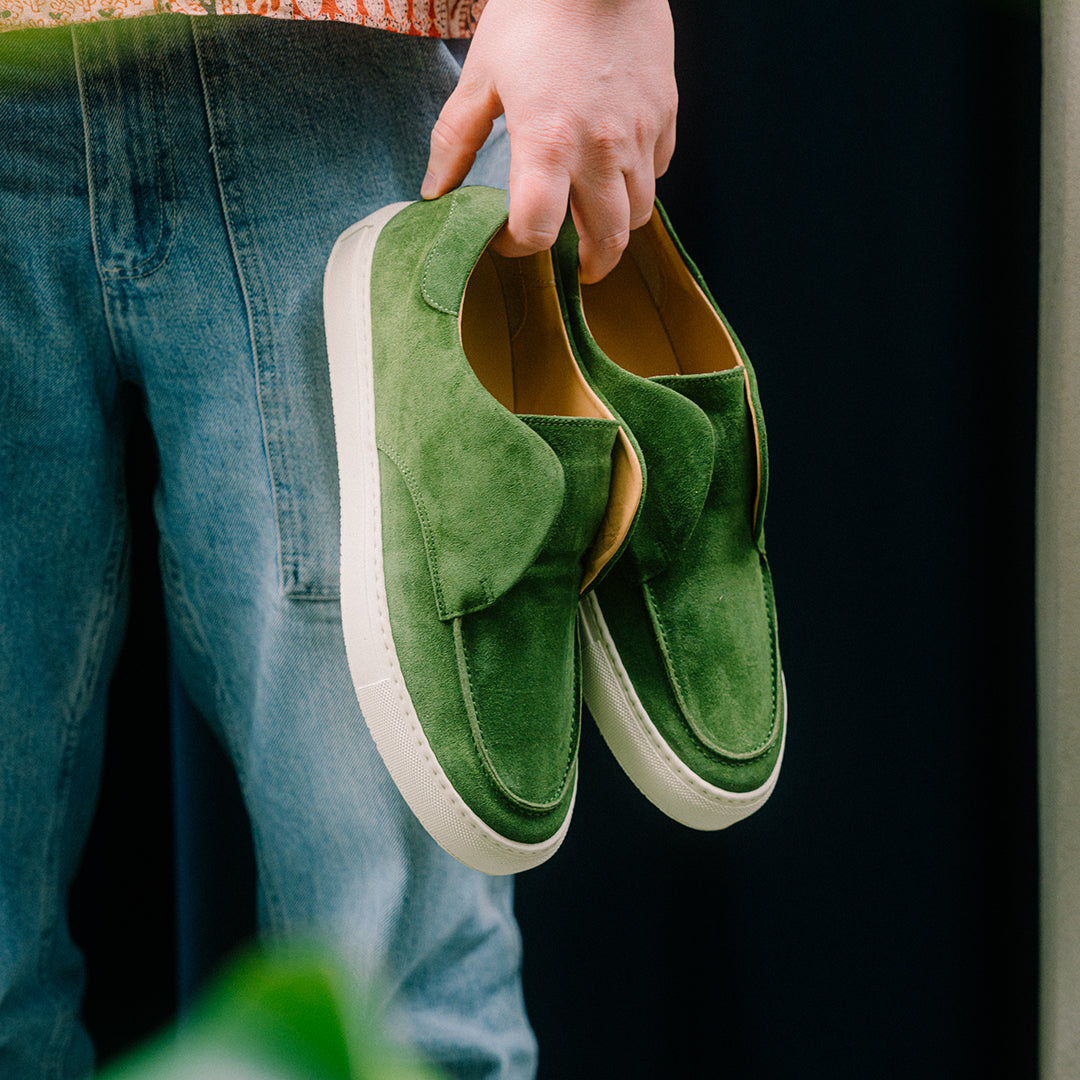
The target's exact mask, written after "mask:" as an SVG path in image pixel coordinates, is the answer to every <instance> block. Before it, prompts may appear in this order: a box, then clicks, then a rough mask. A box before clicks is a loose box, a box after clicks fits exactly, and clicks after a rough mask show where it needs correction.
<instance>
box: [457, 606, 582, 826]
mask: <svg viewBox="0 0 1080 1080" xmlns="http://www.w3.org/2000/svg"><path fill="white" fill-rule="evenodd" d="M454 645H455V648H456V650H457V655H458V673H459V680H460V682H461V689H462V691H463V694H462V696H463V698H464V699H465V710H466V712H467V713H468V714H469V727H470V728H471V729H472V735H473V741H474V742H475V743H476V747H477V749H478V750H479V751H480V760H481V761H483V763H484V768H485V770H486V771H487V772H488V773H489V775H490V776H491V778H492V780H493V781H494V782H495V785H496V787H497V788H498V789H499V791H501V792H502V793H503V795H505V796H506V798H508V799H510V800H511V801H512V802H513V803H514V806H515V808H518V809H520V810H521V811H523V812H524V813H526V814H530V815H532V816H534V817H541V816H543V815H544V814H546V813H549V812H550V811H551V810H553V809H555V807H556V806H558V805H559V803H560V802H561V801H562V798H563V796H564V795H565V794H566V782H567V779H568V778H569V776H570V773H571V771H572V770H573V767H574V750H573V743H574V740H573V739H571V750H570V755H569V757H568V758H567V762H566V768H565V769H563V774H562V776H561V777H560V779H559V794H558V795H557V797H556V798H554V799H552V800H551V801H550V802H548V803H532V802H529V801H528V800H525V799H522V798H521V797H520V796H519V795H515V794H514V793H513V792H512V791H511V790H510V788H509V786H508V785H507V784H506V783H505V781H504V780H503V778H502V777H501V776H500V775H499V771H498V770H497V769H496V768H495V765H494V763H493V762H492V760H491V755H490V754H489V753H488V749H487V744H486V743H485V741H484V735H483V732H482V731H481V729H480V716H479V713H478V711H477V708H476V699H475V698H474V697H473V692H472V673H471V671H470V668H469V652H468V649H467V648H466V645H465V634H464V630H463V625H462V619H461V618H460V617H459V618H456V619H455V620H454Z"/></svg>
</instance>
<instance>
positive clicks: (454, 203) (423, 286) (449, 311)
mask: <svg viewBox="0 0 1080 1080" xmlns="http://www.w3.org/2000/svg"><path fill="white" fill-rule="evenodd" d="M458 202H459V199H458V193H457V192H455V193H454V194H453V195H452V196H451V198H450V212H449V213H448V214H447V215H446V220H445V221H444V222H443V225H442V228H441V229H440V230H439V235H438V236H436V237H435V243H433V244H432V245H431V250H430V251H429V252H428V257H427V258H426V259H425V260H424V276H423V278H422V279H421V282H420V292H421V294H422V295H423V297H424V299H425V300H426V301H427V302H428V303H429V304H430V305H431V306H432V307H433V308H434V309H435V310H436V311H441V312H443V313H444V314H445V315H454V316H455V317H456V316H457V315H458V313H459V311H460V308H461V305H460V303H459V304H458V308H457V310H455V309H453V308H449V307H446V306H445V305H444V304H441V303H439V301H437V300H435V299H434V298H433V297H432V295H431V293H430V292H429V291H428V274H429V272H430V270H431V264H432V262H433V261H434V259H435V257H436V255H437V254H438V252H439V245H440V244H441V243H442V242H443V238H444V237H445V236H446V231H447V229H449V228H450V222H451V221H453V220H454V214H455V213H456V212H457V208H458Z"/></svg>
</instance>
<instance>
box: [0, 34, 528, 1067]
mask: <svg viewBox="0 0 1080 1080" xmlns="http://www.w3.org/2000/svg"><path fill="white" fill-rule="evenodd" d="M458 73H459V68H458V65H457V63H456V62H455V61H454V60H453V58H452V57H451V55H450V53H449V52H448V50H447V48H446V46H445V45H443V44H441V43H439V42H436V41H430V40H417V39H407V38H403V37H397V36H394V35H390V34H384V33H380V32H378V31H372V30H363V29H359V28H356V27H351V26H339V25H334V24H328V23H289V22H279V21H277V20H270V19H258V18H224V19H217V18H212V17H207V18H197V19H188V18H185V17H180V16H163V17H160V18H157V17H154V18H149V19H147V18H140V19H136V20H127V21H119V22H113V23H109V22H101V23H96V24H93V25H84V26H80V27H77V28H76V29H75V30H74V31H72V30H70V29H62V28H58V29H55V30H46V31H29V32H16V33H7V34H3V35H0V553H2V560H0V1076H3V1077H4V1080H29V1078H34V1080H42V1078H44V1077H50V1078H52V1077H56V1078H59V1077H63V1078H65V1080H66V1078H73V1077H85V1076H86V1075H87V1074H88V1073H89V1072H90V1071H91V1069H92V1051H91V1048H90V1046H89V1042H88V1039H87V1036H86V1034H85V1032H84V1031H83V1030H82V1028H81V1027H80V1025H79V1022H78V1008H79V995H80V990H81V982H82V975H81V963H80V957H79V955H78V952H77V950H76V949H75V948H74V946H73V945H72V943H71V940H70V938H69V936H68V932H67V929H66V926H65V919H64V902H65V893H66V890H67V887H68V885H69V882H70V880H71V877H72V874H73V872H74V870H75V867H76V864H77V861H78V859H79V856H80V851H81V848H82V844H83V841H84V838H85V834H86V831H87V827H88V824H89V821H90V818H91V814H92V811H93V807H94V800H95V795H96V788H97V783H98V772H99V765H100V760H101V753H102V739H103V728H104V715H103V714H104V707H105V693H106V686H107V683H108V680H109V676H110V672H111V670H112V667H113V664H114V662H115V659H116V656H117V652H118V648H119V645H120V641H121V637H122V635H123V630H124V616H125V609H126V602H127V576H128V575H127V567H128V543H129V540H128V529H127V524H126V509H125V492H124V484H123V473H122V458H123V453H124V440H125V430H126V428H127V426H128V422H129V418H130V416H131V413H132V410H133V409H136V408H143V409H145V410H146V414H147V416H148V417H149V420H150V424H151V427H152V429H153V432H154V436H155V439H156V441H157V446H158V449H159V452H160V459H161V472H160V481H159V483H158V487H157V491H156V494H155V501H154V510H155V514H156V519H157V523H158V526H159V530H160V535H161V573H162V578H163V582H164V590H165V596H166V606H167V611H168V618H169V625H170V633H171V637H172V641H173V646H174V650H175V659H176V663H177V665H178V667H179V670H180V672H181V675H182V678H183V681H184V684H185V686H186V689H187V691H188V693H189V695H190V696H191V698H192V700H193V701H194V702H195V703H196V704H197V706H198V707H199V708H200V709H201V711H202V712H203V714H204V715H205V716H206V717H207V718H208V719H209V720H210V721H211V722H212V724H213V725H214V726H215V727H216V729H217V731H218V733H219V735H220V737H221V739H222V741H223V743H224V745H225V746H226V747H227V749H228V751H229V753H230V754H231V756H232V760H233V761H234V763H235V767H236V769H237V772H238V776H239V779H240V784H241V788H242V791H243V794H244V797H245V800H246V805H247V808H248V812H249V814H250V817H251V824H252V830H253V834H254V839H255V847H256V858H257V864H258V874H259V907H260V912H259V915H260V925H261V927H262V929H263V931H264V932H265V933H266V934H268V935H279V934H294V933H304V934H305V935H310V934H312V933H315V934H318V935H321V936H322V937H324V938H326V939H329V941H330V942H331V943H332V945H333V947H334V949H335V950H336V951H337V953H338V955H339V956H341V957H343V958H344V959H345V960H346V962H347V963H348V964H349V965H350V968H351V969H352V970H353V971H355V972H356V974H357V976H358V978H361V979H364V980H368V979H370V980H372V981H373V982H374V983H375V985H377V986H379V987H380V988H381V991H382V993H383V994H384V995H385V997H386V1000H387V1003H388V1008H389V1010H390V1015H392V1016H393V1017H394V1018H395V1020H394V1023H395V1024H397V1025H399V1029H400V1030H401V1031H403V1032H404V1037H407V1038H408V1039H409V1040H410V1041H412V1042H413V1043H414V1044H415V1045H417V1046H418V1047H419V1048H420V1049H421V1050H422V1051H423V1052H424V1053H425V1054H426V1055H427V1056H428V1057H429V1058H430V1059H431V1060H432V1061H434V1062H436V1063H437V1064H439V1065H441V1066H443V1067H444V1068H445V1069H446V1070H447V1072H448V1073H449V1074H450V1075H452V1076H461V1077H464V1076H468V1077H495V1076H498V1077H527V1076H530V1075H532V1073H533V1071H534V1058H535V1048H534V1041H533V1036H532V1034H531V1032H530V1029H529V1027H528V1023H527V1021H526V1018H525V1014H524V1009H523V1004H522V995H521V985H520V941H519V934H518V930H517V926H516V924H515V922H514V918H513V914H512V896H511V887H512V886H511V883H510V882H509V880H507V879H494V878H487V877H484V876H483V875H481V874H478V873H476V872H475V871H472V870H469V869H467V868H466V867H464V866H462V865H460V864H459V863H457V862H455V861H454V860H453V859H452V858H450V856H448V855H446V854H445V853H444V852H442V851H441V850H440V849H439V848H438V847H436V846H435V845H434V844H433V843H432V842H431V841H430V839H429V838H428V836H427V834H426V833H425V832H424V831H423V830H422V829H421V828H420V827H419V826H418V825H417V824H416V822H415V820H414V819H413V817H412V814H411V813H410V812H409V810H408V808H407V807H406V805H405V803H404V802H403V800H402V799H401V798H400V796H399V795H398V792H397V790H396V789H395V788H394V786H393V784H392V783H391V781H390V779H389V777H388V775H387V773H386V771H385V769H384V767H383V765H382V763H381V761H380V759H379V757H378V755H377V753H376V752H375V749H374V746H373V744H372V743H371V741H370V739H369V736H368V734H367V730H366V728H365V725H364V722H363V719H362V717H361V715H360V712H359V708H358V706H357V703H356V698H355V695H354V693H353V689H352V684H351V682H350V678H349V671H348V667H347V664H346V660H345V652H344V647H343V644H342V636H341V625H340V617H339V607H338V506H337V503H338V484H337V471H336V470H337V463H336V459H335V449H334V437H333V429H332V414H331V405H330V390H329V382H328V373H327V367H326V355H325V345H324V341H323V329H322V307H321V305H322V301H321V290H322V273H323V268H324V266H325V263H326V258H327V256H328V254H329V252H330V248H331V247H332V245H333V243H334V240H335V238H336V237H337V236H338V234H339V233H340V232H341V231H342V230H343V229H345V228H346V227H347V226H348V225H350V224H351V223H353V222H354V221H356V220H357V219H359V218H361V217H363V216H364V215H366V214H367V213H369V212H370V211H372V210H374V209H376V208H377V207H379V206H381V205H383V204H385V203H388V202H392V201H396V200H399V199H407V198H415V197H417V196H418V192H419V185H420V180H421V178H422V177H423V174H424V166H425V160H426V154H427V142H428V135H429V132H430V129H431V125H432V123H433V121H434V119H435V116H436V115H437V111H438V108H439V106H440V104H441V102H442V101H443V100H444V99H445V97H446V95H447V94H448V93H449V92H450V90H451V89H452V88H453V86H454V84H455V82H456V79H457V76H458ZM498 156H499V155H498V152H496V154H495V157H496V158H497V157H498ZM493 161H494V159H493ZM504 165H505V162H497V163H495V164H493V165H492V167H493V168H495V169H496V171H501V170H502V169H503V168H504ZM480 178H481V179H489V178H490V177H483V176H481V177H480ZM148 722H164V718H157V717H149V718H148Z"/></svg>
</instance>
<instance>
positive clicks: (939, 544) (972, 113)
mask: <svg viewBox="0 0 1080 1080" xmlns="http://www.w3.org/2000/svg"><path fill="white" fill-rule="evenodd" d="M673 7H674V9H675V15H676V29H677V45H678V66H679V74H680V88H681V105H680V128H679V149H678V151H677V153H676V157H675V162H674V164H673V166H672V169H671V171H670V172H669V174H668V175H667V176H666V177H665V178H664V179H663V180H662V181H661V185H660V195H661V198H662V199H663V200H664V202H665V205H666V207H667V209H668V211H669V213H670V216H671V218H672V220H673V222H674V223H675V227H676V229H677V230H678V231H679V233H680V236H681V238H682V239H683V241H684V243H685V245H686V247H687V249H688V250H689V251H690V253H691V255H692V256H693V257H694V258H695V260H696V261H697V262H698V263H699V265H700V267H701V268H702V270H703V272H704V273H705V276H706V278H707V279H708V281H709V282H710V284H711V286H712V288H713V291H714V293H715V295H716V296H717V298H718V300H719V302H720V304H721V306H722V307H723V308H724V311H725V313H726V314H727V315H728V317H729V318H730V320H731V321H732V323H733V325H734V327H735V329H736V331H737V332H738V333H739V335H740V337H741V338H742V340H743V341H744V343H745V344H746V346H747V348H748V350H749V352H750V355H751V357H752V359H753V360H754V362H755V366H756V368H757V371H758V376H759V380H760V383H761V390H762V397H763V400H764V405H765V411H766V419H767V423H768V427H769V442H770V451H771V463H772V472H771V488H770V506H769V516H768V523H767V533H768V540H769V550H770V557H771V560H772V564H773V568H774V576H775V581H776V588H777V594H778V600H779V610H780V629H781V649H782V653H783V657H784V664H785V669H786V673H787V681H788V689H789V695H790V710H791V711H790V734H789V738H788V748H787V756H786V760H785V764H784V770H783V774H782V776H781V780H780V784H779V786H778V788H777V791H776V794H775V795H774V796H773V798H772V800H771V801H770V802H769V803H768V804H767V805H766V807H765V808H764V809H762V810H761V811H760V812H759V813H758V814H757V815H755V816H754V817H752V818H750V819H749V820H748V821H746V822H744V823H741V824H739V825H737V826H735V827H734V828H733V829H731V830H730V831H728V832H722V833H717V834H697V833H693V832H690V831H688V830H685V829H682V828H680V827H679V826H676V825H674V824H673V823H670V822H668V821H667V820H666V819H665V818H664V817H663V816H662V815H660V813H659V812H658V811H655V810H654V809H653V808H652V807H651V806H649V805H648V804H647V803H645V801H644V800H643V799H642V798H641V797H640V796H639V795H638V794H637V792H636V791H635V790H634V789H633V787H632V786H631V785H630V783H629V782H628V781H627V780H626V779H625V778H624V777H623V776H622V774H621V773H620V772H619V771H618V769H617V767H616V766H615V765H614V764H613V762H612V761H611V760H610V758H609V755H608V754H607V752H606V750H605V748H604V747H603V745H602V743H601V742H600V740H599V739H598V738H597V737H595V735H594V734H593V733H592V732H591V731H590V730H588V729H587V730H586V738H585V743H584V746H583V756H582V764H581V782H580V794H579V801H578V807H577V810H576V812H575V819H574V824H573V827H572V829H571V831H570V835H569V838H568V840H567V842H566V844H565V845H564V847H563V849H562V851H560V853H559V855H558V856H557V857H556V858H555V859H554V860H553V861H552V862H551V863H550V864H548V865H547V866H545V867H543V868H540V869H539V870H536V871H533V872H531V873H529V874H525V875H523V876H522V877H521V878H520V879H519V885H518V910H519V916H520V919H521V923H522V931H523V934H524V938H525V946H526V969H525V978H526V993H527V998H528V1003H529V1008H530V1013H531V1015H532V1017H533V1021H534V1024H535V1026H536V1028H537V1031H538V1034H539V1037H540V1040H541V1062H542V1063H541V1080H555V1078H562V1077H577V1076H602V1077H607V1076H621V1077H642V1078H645V1077H649V1078H652V1077H665V1076H669V1075H677V1073H676V1070H679V1071H680V1072H681V1071H682V1070H688V1072H687V1075H703V1076H713V1075H715V1076H724V1077H732V1078H736V1080H738V1078H743V1077H747V1078H749V1077H754V1078H755V1080H787V1078H789V1077H800V1078H804V1077H809V1078H817V1077H821V1078H829V1080H833V1078H847V1077H852V1078H859V1080H862V1078H866V1077H873V1078H874V1080H888V1078H892V1077H897V1078H899V1077H904V1078H905V1080H906V1078H907V1077H909V1076H911V1075H920V1076H926V1077H935V1078H936V1077H941V1078H949V1080H954V1078H966V1077H972V1078H974V1077H979V1078H980V1080H984V1078H996V1077H1002V1078H1008V1080H1022V1078H1024V1077H1033V1076H1034V1075H1035V1073H1036V1065H1035V1062H1036V996H1037V975H1038V972H1037V967H1036V964H1037V948H1036V946H1037V905H1038V896H1037V850H1036V820H1035V707H1034V661H1033V632H1032V624H1033V612H1032V553H1033V544H1032V530H1033V488H1034V392H1035V384H1034V380H1035V344H1036V301H1037V295H1036V289H1037V231H1038V150H1039V137H1038V133H1039V76H1040V58H1039V15H1038V7H1037V5H1036V4H1035V3H1021V2H1019V0H1015V2H1012V3H1008V2H1006V0H1001V2H999V3H991V2H989V0H985V2H982V3H979V2H974V0H910V2H908V3H905V4H868V3H865V2H862V0H848V2H841V0H801V2H796V0H790V2H787V3H776V4H768V3H761V2H760V0H724V2H723V3H718V2H716V0H674V2H673ZM150 453H151V448H150V440H149V437H148V435H147V434H146V433H145V432H143V434H142V436H141V439H140V440H137V442H136V454H135V455H134V458H135V460H134V461H133V467H132V471H133V483H135V485H136V487H138V486H139V485H140V483H141V484H142V485H143V486H144V487H145V486H147V485H148V484H149V482H150V480H149V477H150V475H151V474H152V463H148V462H147V461H145V460H144V459H145V458H146V457H147V456H149V454H150ZM141 527H142V528H144V529H149V526H148V524H146V523H144V524H143V525H142V526H141ZM136 569H137V571H139V572H140V576H138V577H137V585H139V586H141V587H142V588H143V590H146V591H148V595H149V597H150V599H149V600H144V601H143V602H142V605H141V606H139V607H137V608H136V611H135V613H134V617H133V618H134V621H133V630H132V635H131V637H132V641H131V643H130V645H129V650H128V653H127V654H125V661H124V664H125V665H126V666H122V670H121V674H125V673H126V674H127V675H129V676H132V675H136V674H140V673H142V672H144V671H145V670H146V669H147V664H148V660H147V656H148V654H149V657H150V660H149V666H150V669H151V671H152V673H153V679H152V680H151V682H150V684H149V685H147V684H146V683H145V682H144V684H143V688H142V689H139V690H135V691H132V690H131V689H130V686H128V687H127V688H126V689H123V688H122V684H121V683H120V682H119V681H118V682H117V689H116V692H115V694H114V706H115V707H114V716H113V719H112V721H111V723H112V724H113V726H114V727H115V728H116V731H115V733H114V734H115V736H116V737H115V738H114V739H113V740H112V747H115V749H110V751H109V756H108V764H107V775H106V783H105V790H104V795H103V801H102V807H101V810H100V812H99V819H98V823H97V825H96V827H95V832H94V836H93V838H92V843H91V849H90V851H89V853H88V856H87V860H86V863H85V865H84V870H83V873H82V876H81V878H80V881H79V884H78V887H77V890H76V894H75V898H74V901H73V909H74V912H73V913H74V918H75V921H76V927H77V930H78V932H79V935H80V938H81V940H82V941H83V942H84V944H85V946H86V948H87V951H88V955H89V965H90V990H89V993H90V996H89V998H88V1006H87V1015H88V1019H89V1021H90V1023H91V1027H92V1028H93V1030H94V1032H95V1034H96V1035H97V1037H98V1039H99V1041H100V1042H101V1044H102V1045H103V1046H104V1047H105V1049H106V1052H107V1053H108V1052H109V1051H111V1050H113V1049H115V1048H119V1047H120V1046H123V1045H126V1044H127V1043H128V1042H130V1041H131V1040H132V1039H135V1038H138V1037H139V1036H140V1035H141V1034H143V1033H144V1032H145V1031H146V1030H148V1029H149V1028H151V1027H153V1026H154V1025H156V1024H157V1023H159V1022H161V1021H163V1020H164V1019H165V1018H167V1016H168V1015H169V1014H170V1012H171V1011H172V1009H173V1008H174V1007H175V1004H176V1001H177V999H178V996H179V997H181V998H182V997H184V996H185V995H188V994H190V993H191V992H193V990H194V989H195V988H197V986H198V985H199V984H200V982H201V980H202V979H203V978H204V977H205V974H206V972H207V971H209V970H212V968H213V965H214V963H215V962H216V961H217V959H218V958H219V957H220V956H221V955H222V954H223V953H224V952H226V951H227V949H228V947H229V945H230V944H231V942H232V941H234V940H237V939H239V938H242V937H243V936H244V935H245V934H246V933H248V932H250V916H249V915H247V914H245V913H246V912H248V911H249V910H250V908H249V902H250V890H251V872H250V861H249V860H250V853H249V852H248V853H247V854H246V855H244V859H245V860H248V861H246V862H243V863H241V870H240V871H239V872H237V871H236V870H235V869H232V867H234V866H235V859H234V858H233V857H232V856H231V855H230V856H229V857H226V858H223V856H222V850H223V849H222V848H221V846H220V845H218V846H216V847H215V846H214V845H210V846H207V844H206V842H205V835H204V834H203V833H202V832H201V831H200V830H199V829H198V828H197V827H196V826H197V823H193V819H192V817H191V814H190V809H189V810H188V811H186V816H185V815H182V816H181V820H182V821H184V822H186V825H185V826H184V830H182V831H181V833H180V834H179V835H178V843H176V844H174V843H173V841H172V839H171V835H172V834H171V833H170V829H171V828H172V826H171V824H170V822H171V820H172V812H171V811H172V808H171V801H172V797H171V794H170V792H171V790H172V783H173V781H172V777H173V773H174V770H175V769H178V770H179V779H180V789H181V795H182V801H184V802H185V805H186V806H188V807H189V808H190V806H191V799H190V797H189V796H188V795H186V794H185V793H188V792H190V791H191V790H193V785H194V784H195V783H196V782H195V781H194V780H193V779H192V776H193V775H195V776H205V773H204V772H202V771H201V769H195V770H194V774H193V772H192V763H193V762H196V761H203V762H208V763H209V764H208V768H210V770H211V773H210V775H211V777H212V779H211V781H209V782H207V781H205V779H204V780H202V781H200V782H199V783H200V784H201V788H200V789H199V795H198V797H197V800H196V805H198V806H200V807H202V811H201V812H202V813H203V815H204V816H205V817H207V818H209V819H211V820H217V821H222V820H231V821H233V822H234V825H233V826H232V827H233V828H234V831H235V837H234V839H233V840H232V841H230V842H229V844H228V845H227V846H226V848H225V849H224V850H225V851H227V852H230V853H232V852H235V851H236V850H241V849H243V847H244V843H245V832H244V828H243V824H242V818H241V817H240V811H239V807H238V804H237V802H236V798H235V791H234V790H232V789H230V786H229V785H230V781H229V779H228V770H227V769H226V768H225V767H224V764H223V763H222V762H221V761H220V758H219V757H215V754H216V750H215V748H214V747H213V744H212V743H211V742H209V740H205V736H204V735H201V734H199V733H198V731H199V729H198V727H197V724H196V725H194V726H192V722H191V719H190V717H188V718H187V719H185V720H184V723H183V724H182V726H181V735H180V736H179V739H180V744H179V745H180V749H179V750H178V752H177V753H176V754H172V753H171V752H170V742H169V735H168V733H167V730H166V724H165V716H166V714H167V712H168V709H169V697H170V695H169V686H168V677H167V669H166V665H165V662H164V653H163V649H162V645H161V634H160V631H157V632H155V631H154V629H153V628H154V627H155V626H156V627H160V601H158V600H154V598H153V592H152V584H153V572H152V571H153V567H152V565H149V564H147V565H143V566H142V567H141V570H140V568H139V567H137V568H136ZM173 701H174V709H178V710H179V712H180V713H181V716H182V718H183V716H184V714H185V708H184V703H183V701H182V695H180V696H178V695H176V694H175V693H174V694H173ZM192 731H194V732H195V734H193V735H192V734H191V732H192ZM183 732H188V734H183ZM192 739H194V740H195V742H196V745H195V748H194V749H192V745H191V740H192ZM204 740H205V741H204ZM200 837H201V839H200ZM165 838H169V839H165ZM174 849H175V850H174ZM174 858H176V859H179V860H180V866H181V871H180V873H179V874H177V873H176V872H175V871H174V869H173V866H174ZM118 897H120V898H122V899H121V900H120V901H119V902H118ZM177 897H178V898H179V899H176V898H177ZM178 919H179V921H180V922H181V924H182V925H183V926H185V927H186V928H187V929H186V932H185V935H184V936H185V942H186V945H185V949H184V951H183V952H182V955H181V960H180V961H179V962H178V961H177V960H176V958H175V956H176V953H175V945H174V941H175V923H176V921H177V920H178ZM211 924H212V925H211ZM193 934H194V937H193V936H192V935H193ZM178 985H179V989H178Z"/></svg>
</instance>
